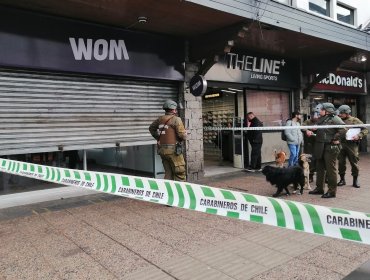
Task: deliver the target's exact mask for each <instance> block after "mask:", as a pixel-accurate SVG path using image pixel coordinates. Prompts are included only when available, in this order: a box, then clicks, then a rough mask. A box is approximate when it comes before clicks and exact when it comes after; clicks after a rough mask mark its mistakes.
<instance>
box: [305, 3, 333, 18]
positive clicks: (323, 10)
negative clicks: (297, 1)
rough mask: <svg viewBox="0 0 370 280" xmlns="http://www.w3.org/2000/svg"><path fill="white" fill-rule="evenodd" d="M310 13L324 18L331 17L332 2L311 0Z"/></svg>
mask: <svg viewBox="0 0 370 280" xmlns="http://www.w3.org/2000/svg"><path fill="white" fill-rule="evenodd" d="M308 8H309V10H310V11H312V12H315V13H318V14H320V15H324V16H330V1H329V0H310V1H309V3H308Z"/></svg>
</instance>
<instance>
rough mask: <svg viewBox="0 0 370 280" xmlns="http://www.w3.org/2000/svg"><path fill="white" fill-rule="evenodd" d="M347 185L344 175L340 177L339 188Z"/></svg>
mask: <svg viewBox="0 0 370 280" xmlns="http://www.w3.org/2000/svg"><path fill="white" fill-rule="evenodd" d="M353 182H354V181H353ZM345 185H346V180H345V179H344V175H340V181H339V182H338V184H337V186H339V187H341V186H345Z"/></svg>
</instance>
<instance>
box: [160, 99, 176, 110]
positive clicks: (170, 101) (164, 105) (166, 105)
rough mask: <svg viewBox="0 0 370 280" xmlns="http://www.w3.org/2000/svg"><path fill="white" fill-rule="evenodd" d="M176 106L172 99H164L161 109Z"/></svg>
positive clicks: (174, 107)
mask: <svg viewBox="0 0 370 280" xmlns="http://www.w3.org/2000/svg"><path fill="white" fill-rule="evenodd" d="M176 108H177V103H176V102H175V101H173V100H170V99H169V100H166V101H165V102H164V103H163V110H168V109H169V110H173V109H176Z"/></svg>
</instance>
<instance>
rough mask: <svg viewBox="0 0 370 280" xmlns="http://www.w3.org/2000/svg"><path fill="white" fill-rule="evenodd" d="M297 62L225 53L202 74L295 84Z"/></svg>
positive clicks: (216, 78)
mask: <svg viewBox="0 0 370 280" xmlns="http://www.w3.org/2000/svg"><path fill="white" fill-rule="evenodd" d="M299 73H300V71H299V63H298V61H295V60H292V59H287V58H284V57H274V56H269V55H262V54H255V53H252V52H246V51H245V52H238V53H233V52H230V53H227V54H225V56H224V58H223V59H221V60H220V61H219V62H218V63H216V64H215V65H214V66H213V67H212V68H211V69H210V70H209V71H208V72H207V74H206V76H205V78H206V79H207V80H208V81H210V80H211V81H224V82H233V83H243V84H254V85H262V86H276V87H289V88H295V87H299Z"/></svg>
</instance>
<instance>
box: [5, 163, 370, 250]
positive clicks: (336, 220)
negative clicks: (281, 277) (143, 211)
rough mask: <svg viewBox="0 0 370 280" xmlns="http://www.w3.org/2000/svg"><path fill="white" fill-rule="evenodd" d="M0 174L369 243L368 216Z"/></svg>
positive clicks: (244, 196) (171, 187) (17, 170)
mask: <svg viewBox="0 0 370 280" xmlns="http://www.w3.org/2000/svg"><path fill="white" fill-rule="evenodd" d="M0 171H2V172H6V173H10V174H16V175H20V176H25V177H29V178H35V179H38V180H43V181H48V182H53V183H58V184H63V185H70V186H76V187H81V188H85V189H90V190H96V191H100V192H104V193H108V194H113V195H118V196H123V197H128V198H133V199H139V200H143V201H148V202H154V203H159V204H164V205H170V206H175V207H179V208H184V209H190V210H195V211H200V212H204V213H209V214H215V215H220V216H225V217H230V218H236V219H240V220H246V221H251V222H257V223H261V224H266V225H271V226H278V227H282V228H286V229H292V230H297V231H302V232H307V233H314V234H319V235H322V236H328V237H334V238H339V239H346V240H351V241H356V242H361V243H364V244H370V214H365V213H361V212H355V211H348V210H343V209H337V208H329V207H324V206H318V205H312V204H307V203H299V202H294V201H288V200H282V199H275V198H271V197H264V196H259V195H252V194H248V193H242V192H237V191H231V190H225V189H220V188H213V187H208V186H203V185H198V184H191V183H187V182H176V181H171V180H163V179H151V178H145V177H137V176H127V175H121V174H112V173H102V172H94V171H83V170H73V169H66V168H59V167H52V166H44V165H38V164H33V163H26V162H20V161H15V160H9V159H0Z"/></svg>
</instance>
